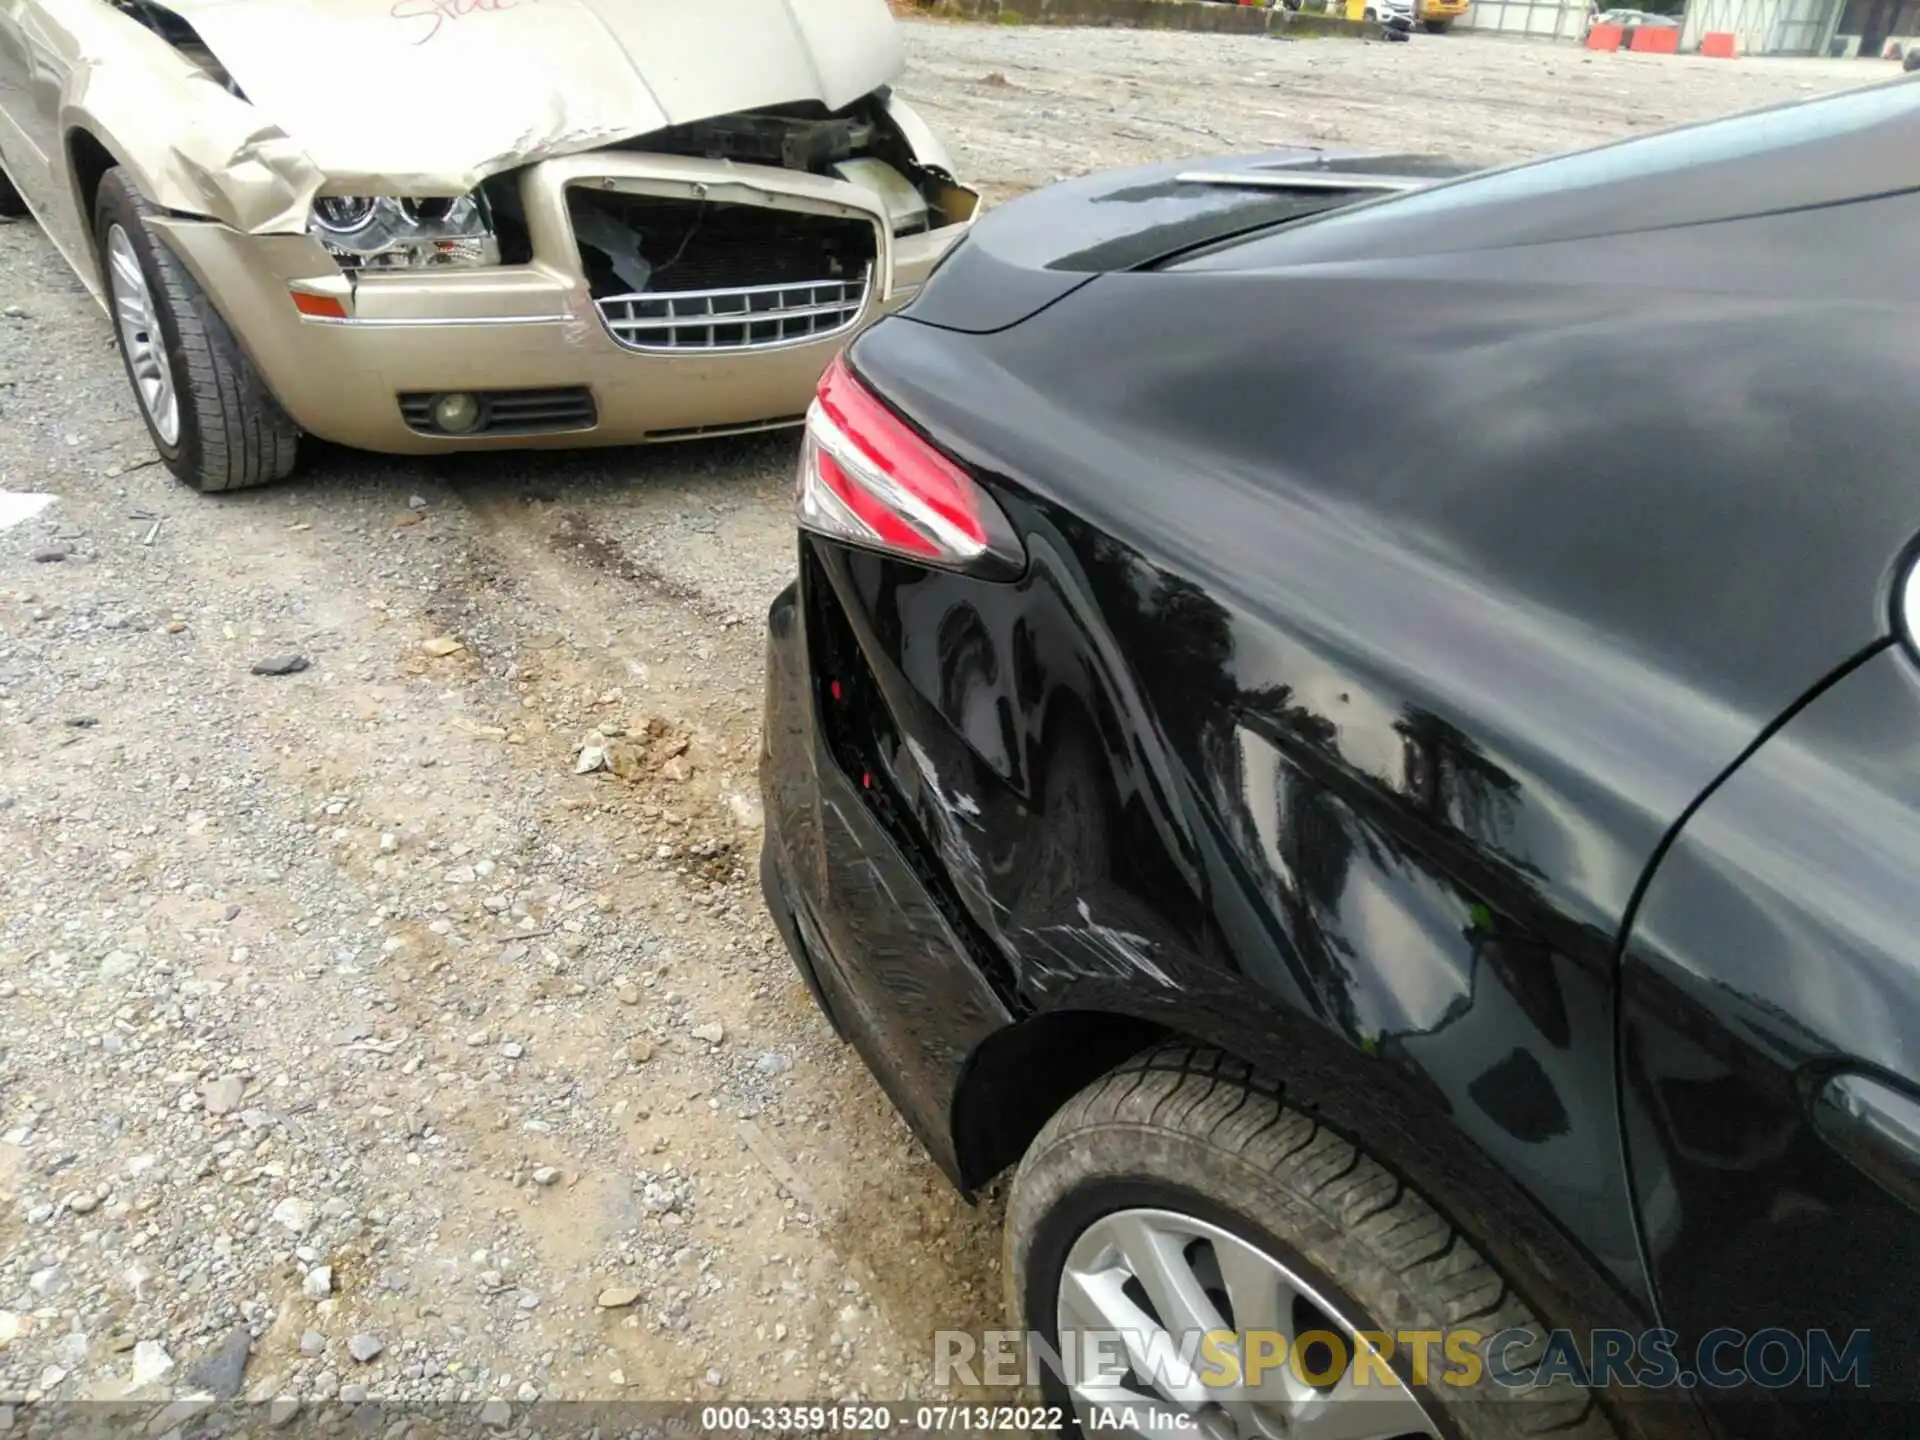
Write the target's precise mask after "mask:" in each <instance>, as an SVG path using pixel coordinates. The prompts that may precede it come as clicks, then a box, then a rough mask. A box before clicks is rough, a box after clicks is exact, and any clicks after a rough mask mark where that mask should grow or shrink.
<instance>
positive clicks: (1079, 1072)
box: [953, 1010, 1179, 1190]
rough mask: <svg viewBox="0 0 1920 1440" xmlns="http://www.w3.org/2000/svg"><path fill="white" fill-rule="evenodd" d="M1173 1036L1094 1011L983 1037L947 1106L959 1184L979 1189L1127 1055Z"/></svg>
mask: <svg viewBox="0 0 1920 1440" xmlns="http://www.w3.org/2000/svg"><path fill="white" fill-rule="evenodd" d="M1176 1038H1179V1037H1177V1036H1175V1035H1173V1033H1172V1032H1171V1031H1169V1030H1168V1029H1167V1028H1166V1027H1165V1026H1162V1025H1155V1024H1153V1023H1152V1022H1150V1021H1146V1020H1137V1019H1135V1018H1133V1017H1132V1016H1129V1015H1113V1014H1108V1013H1105V1012H1102V1011H1097V1010H1068V1011H1060V1012H1055V1013H1053V1014H1048V1015H1037V1016H1035V1017H1034V1018H1033V1019H1031V1020H1024V1021H1022V1022H1020V1023H1019V1024H1017V1025H1011V1026H1009V1027H1007V1028H1006V1029H1004V1030H999V1031H996V1032H995V1033H994V1034H992V1035H990V1036H989V1037H988V1038H987V1039H986V1040H985V1041H983V1042H982V1043H981V1045H980V1048H979V1049H977V1050H975V1051H974V1052H973V1054H972V1056H970V1057H969V1058H968V1061H967V1067H966V1070H965V1071H964V1072H963V1073H962V1075H961V1077H960V1088H959V1091H958V1093H957V1094H956V1095H955V1096H954V1101H953V1143H954V1156H955V1160H956V1162H957V1164H958V1167H959V1170H960V1180H961V1183H962V1184H963V1185H964V1186H965V1187H966V1188H967V1189H968V1190H977V1189H979V1188H980V1187H981V1186H982V1185H985V1184H986V1183H987V1182H988V1181H989V1180H991V1179H993V1177H994V1176H996V1175H998V1174H999V1173H1000V1172H1001V1171H1003V1170H1005V1169H1007V1168H1008V1167H1009V1166H1011V1165H1013V1164H1015V1163H1016V1162H1017V1161H1018V1160H1019V1159H1020V1157H1021V1156H1022V1155H1023V1154H1025V1153H1026V1149H1027V1146H1028V1145H1030V1144H1032V1143H1033V1137H1034V1136H1036V1135H1038V1134H1039V1133H1040V1127H1041V1126H1043V1125H1045V1124H1046V1123H1047V1121H1048V1120H1049V1119H1051V1118H1052V1116H1053V1114H1054V1112H1055V1111H1057V1110H1059V1108H1060V1107H1061V1106H1062V1105H1064V1104H1066V1103H1067V1101H1069V1100H1071V1099H1072V1098H1073V1097H1074V1096H1075V1095H1077V1094H1078V1093H1079V1092H1080V1091H1082V1090H1084V1089H1085V1088H1086V1087H1087V1086H1089V1085H1091V1084H1092V1083H1093V1082H1094V1081H1095V1080H1098V1079H1099V1078H1100V1077H1101V1076H1102V1075H1105V1074H1106V1073H1107V1072H1108V1071H1109V1070H1111V1069H1113V1068H1114V1067H1115V1066H1116V1065H1118V1064H1119V1063H1120V1062H1121V1061H1122V1060H1125V1059H1126V1058H1127V1057H1128V1056H1130V1055H1134V1054H1137V1053H1139V1052H1140V1051H1142V1050H1144V1049H1146V1048H1147V1047H1148V1046H1150V1045H1155V1044H1158V1043H1159V1042H1161V1041H1162V1040H1167V1039H1176Z"/></svg>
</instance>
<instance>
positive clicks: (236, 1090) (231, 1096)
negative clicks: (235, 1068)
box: [200, 1075, 247, 1115]
mask: <svg viewBox="0 0 1920 1440" xmlns="http://www.w3.org/2000/svg"><path fill="white" fill-rule="evenodd" d="M246 1093H247V1082H246V1081H245V1080H244V1079H242V1078H241V1077H240V1076H238V1075H222V1076H221V1077H220V1078H219V1079H218V1080H212V1081H209V1082H208V1083H207V1084H206V1085H205V1086H204V1087H203V1088H202V1090H201V1092H200V1094H201V1098H202V1100H203V1101H204V1103H205V1104H206V1107H207V1113H208V1114H209V1115H226V1114H230V1113H231V1112H232V1111H234V1110H237V1109H239V1108H240V1102H241V1100H242V1099H244V1098H245V1097H246Z"/></svg>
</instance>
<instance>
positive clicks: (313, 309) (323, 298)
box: [287, 290, 347, 320]
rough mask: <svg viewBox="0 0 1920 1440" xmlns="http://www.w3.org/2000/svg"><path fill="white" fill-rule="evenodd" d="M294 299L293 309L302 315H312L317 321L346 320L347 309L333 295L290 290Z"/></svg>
mask: <svg viewBox="0 0 1920 1440" xmlns="http://www.w3.org/2000/svg"><path fill="white" fill-rule="evenodd" d="M287 294H289V295H291V296H292V297H293V308H294V309H296V310H298V311H299V312H300V313H301V314H302V315H310V316H312V317H313V318H314V319H316V320H344V319H346V318H347V307H346V305H345V304H344V303H342V302H341V301H339V300H336V299H335V298H334V297H333V296H331V295H315V294H313V293H312V292H311V291H308V290H289V291H288V292H287Z"/></svg>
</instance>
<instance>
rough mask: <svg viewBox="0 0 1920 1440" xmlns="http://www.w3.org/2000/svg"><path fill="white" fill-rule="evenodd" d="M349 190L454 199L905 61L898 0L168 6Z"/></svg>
mask: <svg viewBox="0 0 1920 1440" xmlns="http://www.w3.org/2000/svg"><path fill="white" fill-rule="evenodd" d="M167 8H169V9H171V10H172V11H173V12H174V13H175V14H177V15H179V16H181V18H183V19H185V20H186V21H187V22H188V23H189V24H191V25H192V26H193V27H194V29H195V30H197V31H198V32H199V34H200V38H201V39H202V40H204V41H205V42H206V44H207V48H208V49H210V50H211V51H212V52H213V53H214V55H215V56H216V57H218V59H219V61H220V63H221V64H222V65H224V66H225V67H226V68H227V71H228V73H229V74H231V75H232V76H233V78H234V80H235V81H236V82H238V84H239V86H240V88H241V89H242V90H244V91H245V92H246V95H247V98H248V99H249V100H250V101H252V103H253V104H254V106H255V107H256V109H257V110H258V111H259V112H260V115H261V117H262V118H263V119H264V120H266V121H268V122H269V123H271V124H273V125H275V126H277V127H278V128H279V129H280V130H282V131H283V132H285V134H286V135H287V136H288V137H289V138H290V139H292V140H293V141H294V143H295V144H297V145H298V146H299V147H300V148H301V149H302V150H303V151H304V152H305V153H306V154H307V155H308V156H309V157H310V158H311V159H312V160H313V162H314V163H315V164H316V165H317V166H318V167H319V169H320V170H321V171H322V172H323V173H324V174H325V175H326V176H327V177H328V180H329V182H331V183H332V184H334V185H335V186H338V185H340V184H342V183H345V184H348V185H352V184H364V186H365V188H367V189H369V190H385V191H388V192H392V191H396V190H398V191H407V190H413V191H424V192H426V193H435V192H440V193H446V192H449V191H457V190H465V189H471V188H472V187H473V186H474V185H477V184H478V183H479V182H480V181H481V180H483V179H485V178H486V177H487V176H488V175H492V174H496V173H498V172H500V171H502V170H508V169H512V168H513V167H514V166H516V165H522V164H525V163H527V162H528V161H531V160H537V159H544V158H547V157H549V156H553V155H565V154H569V153H572V152H576V151H581V150H590V149H593V148H594V147H596V146H599V145H604V144H607V143H610V142H612V141H615V140H622V139H627V138H629V137H632V136H635V135H643V134H646V133H647V132H649V131H652V130H657V129H659V128H660V127H662V126H665V125H675V124H682V123H685V122H687V121H690V120H699V119H704V118H706V117H708V116H713V115H725V114H730V113H732V112H734V111H738V110H747V109H752V108H755V107H760V106H767V105H776V104H782V103H787V102H793V101H805V100H817V101H820V102H821V103H823V104H825V105H827V106H828V107H829V108H833V109H838V108H839V107H840V106H842V105H846V104H848V103H850V102H851V101H853V100H857V99H858V98H859V97H860V96H862V95H864V94H866V93H867V92H868V91H870V90H873V89H875V88H876V87H878V86H880V85H884V84H886V83H887V82H888V81H889V80H891V79H892V78H893V77H894V76H895V75H896V74H898V73H899V71H900V68H901V65H902V63H903V61H904V52H903V50H902V47H901V43H900V37H899V34H898V32H897V31H896V30H895V28H894V24H893V17H892V16H891V14H889V12H888V9H887V6H886V3H885V0H170V3H168V6H167Z"/></svg>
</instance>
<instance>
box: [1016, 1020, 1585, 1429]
mask: <svg viewBox="0 0 1920 1440" xmlns="http://www.w3.org/2000/svg"><path fill="white" fill-rule="evenodd" d="M1133 1207H1148V1208H1157V1209H1165V1210H1174V1211H1178V1212H1179V1213H1181V1214H1185V1215H1189V1216H1192V1217H1194V1218H1196V1219H1199V1220H1202V1221H1205V1222H1207V1223H1208V1224H1211V1225H1214V1226H1218V1227H1220V1228H1222V1229H1225V1230H1227V1231H1230V1232H1231V1233H1233V1234H1235V1235H1238V1236H1240V1237H1241V1238H1243V1239H1245V1240H1247V1241H1248V1242H1250V1243H1251V1244H1253V1245H1254V1246H1256V1247H1257V1248H1259V1249H1261V1250H1263V1251H1265V1252H1266V1253H1267V1254H1268V1255H1271V1256H1274V1257H1277V1258H1280V1259H1281V1260H1282V1261H1283V1263H1285V1264H1286V1265H1287V1266H1288V1267H1289V1268H1290V1269H1292V1270H1293V1271H1294V1272H1295V1274H1297V1275H1299V1276H1300V1277H1301V1278H1303V1279H1305V1280H1307V1281H1308V1282H1309V1283H1310V1284H1311V1286H1312V1288H1313V1289H1314V1290H1316V1291H1317V1292H1318V1293H1319V1294H1321V1295H1322V1296H1324V1297H1326V1298H1327V1299H1328V1300H1329V1302H1330V1303H1332V1304H1333V1305H1334V1306H1336V1308H1338V1309H1340V1310H1341V1311H1342V1312H1343V1313H1344V1314H1346V1315H1347V1316H1348V1317H1349V1318H1351V1319H1352V1320H1353V1321H1354V1323H1355V1325H1356V1327H1357V1328H1361V1329H1374V1330H1383V1331H1386V1332H1388V1333H1390V1334H1392V1333H1397V1332H1402V1331H1412V1330H1440V1331H1448V1330H1450V1329H1451V1328H1453V1327H1459V1326H1471V1327H1472V1328H1473V1329H1475V1330H1478V1331H1480V1332H1481V1333H1482V1334H1484V1335H1487V1336H1492V1335H1494V1334H1496V1333H1498V1332H1500V1331H1502V1330H1506V1329H1509V1328H1526V1329H1529V1330H1531V1331H1532V1332H1533V1333H1534V1334H1535V1335H1536V1336H1539V1337H1542V1340H1543V1339H1544V1337H1545V1335H1546V1334H1547V1333H1548V1329H1549V1327H1548V1326H1546V1325H1543V1324H1542V1323H1541V1320H1540V1318H1539V1317H1538V1316H1537V1315H1536V1314H1535V1313H1534V1311H1533V1310H1531V1309H1530V1308H1529V1307H1528V1306H1527V1305H1526V1304H1525V1303H1524V1302H1523V1301H1522V1300H1521V1299H1520V1298H1519V1297H1518V1295H1517V1294H1516V1293H1515V1292H1514V1290H1513V1289H1512V1288H1511V1286H1510V1285H1509V1284H1508V1282H1507V1279H1506V1278H1505V1277H1503V1276H1501V1275H1500V1274H1498V1273H1496V1272H1495V1270H1494V1268H1493V1266H1492V1265H1491V1264H1489V1263H1488V1261H1487V1260H1486V1259H1485V1258H1484V1257H1483V1255H1482V1254H1481V1253H1480V1250H1479V1248H1478V1247H1477V1246H1476V1245H1475V1243H1474V1242H1473V1240H1472V1238H1471V1237H1470V1236H1468V1235H1466V1234H1464V1233H1462V1232H1461V1231H1459V1230H1458V1229H1457V1228H1455V1227H1454V1226H1453V1225H1452V1224H1450V1223H1449V1222H1448V1220H1447V1219H1446V1218H1445V1217H1443V1216H1442V1215H1441V1214H1440V1213H1439V1212H1438V1211H1436V1210H1435V1209H1434V1207H1433V1206H1432V1205H1431V1204H1429V1203H1428V1202H1427V1201H1426V1200H1425V1199H1424V1198H1422V1197H1421V1196H1420V1195H1418V1194H1416V1193H1415V1192H1414V1191H1413V1190H1412V1189H1410V1188H1408V1187H1407V1186H1406V1184H1405V1183H1404V1182H1403V1181H1401V1180H1400V1178H1399V1177H1398V1176H1396V1175H1395V1174H1394V1173H1393V1172H1392V1171H1390V1170H1388V1169H1387V1168H1386V1167H1385V1166H1383V1165H1381V1164H1380V1163H1379V1162H1378V1161H1376V1160H1374V1159H1373V1157H1371V1156H1370V1155H1367V1154H1366V1153H1365V1152H1363V1151H1361V1150H1359V1149H1358V1148H1357V1147H1355V1146H1354V1145H1353V1144H1351V1143H1350V1142H1348V1141H1347V1140H1346V1139H1344V1138H1343V1137H1342V1136H1340V1135H1338V1134H1336V1133H1334V1132H1333V1131H1332V1130H1329V1129H1327V1128H1326V1127H1324V1126H1322V1125H1320V1124H1318V1123H1317V1122H1316V1121H1315V1120H1313V1119H1312V1118H1311V1117H1310V1116H1308V1115H1306V1114H1304V1113H1302V1112H1300V1111H1297V1110H1294V1109H1292V1108H1290V1107H1289V1106H1287V1105H1285V1104H1284V1103H1282V1101H1281V1100H1280V1098H1279V1096H1278V1093H1277V1091H1276V1089H1275V1088H1274V1087H1273V1086H1271V1085H1263V1084H1262V1083H1261V1082H1260V1081H1259V1080H1258V1079H1257V1078H1256V1077H1255V1075H1254V1074H1253V1073H1252V1072H1251V1070H1250V1069H1249V1068H1248V1067H1247V1066H1245V1065H1243V1064H1241V1063H1240V1062H1238V1061H1235V1060H1232V1059H1230V1058H1228V1057H1226V1056H1224V1055H1221V1054H1220V1053H1219V1052H1217V1051H1208V1050H1196V1049H1194V1048H1192V1047H1187V1046H1179V1047H1166V1048H1162V1049H1159V1050H1155V1051H1151V1052H1149V1053H1147V1054H1145V1055H1142V1056H1139V1057H1137V1058H1135V1059H1134V1060H1131V1061H1129V1062H1128V1063H1127V1064H1125V1065H1123V1066H1121V1067H1120V1068H1119V1069H1118V1070H1116V1071H1114V1072H1113V1073H1112V1074H1110V1075H1107V1076H1105V1077H1104V1078H1102V1079H1100V1080H1098V1081H1096V1082H1095V1083H1094V1084H1092V1085H1090V1086H1089V1087H1088V1088H1087V1089H1085V1090H1083V1091H1082V1092H1081V1093H1080V1094H1079V1095H1077V1096H1075V1097H1074V1098H1073V1099H1072V1100H1070V1101H1069V1102H1068V1103H1067V1104H1066V1105H1065V1106H1064V1107H1063V1108H1062V1109H1061V1110H1060V1112H1059V1113H1058V1114H1056V1115H1055V1116H1054V1117H1053V1119H1051V1120H1050V1121H1048V1123H1047V1125H1046V1126H1045V1128H1044V1129H1042V1130H1041V1132H1040V1134H1039V1136H1038V1137H1037V1138H1036V1139H1035V1140H1034V1142H1033V1145H1032V1146H1031V1147H1030V1148H1029V1150H1028V1152H1027V1154H1026V1157H1025V1158H1024V1159H1023V1160H1022V1161H1021V1163H1020V1167H1019V1170H1018V1172H1017V1173H1016V1174H1015V1177H1014V1180H1013V1185H1012V1189H1011V1193H1010V1196H1009V1200H1008V1205H1007V1224H1006V1252H1007V1253H1006V1272H1005V1273H1006V1283H1007V1291H1008V1299H1009V1303H1010V1306H1011V1308H1012V1309H1013V1311H1014V1314H1015V1316H1016V1319H1015V1322H1014V1323H1015V1324H1017V1325H1023V1326H1026V1327H1028V1328H1030V1329H1032V1330H1034V1331H1036V1332H1038V1333H1039V1334H1040V1335H1041V1336H1042V1337H1044V1338H1045V1340H1046V1342H1047V1343H1048V1345H1050V1346H1052V1347H1053V1348H1054V1349H1055V1350H1056V1351H1057V1350H1058V1348H1059V1335H1058V1326H1057V1318H1056V1309H1055V1307H1056V1305H1057V1303H1058V1294H1059V1284H1060V1275H1061V1270H1062V1267H1063V1266H1064V1265H1065V1263H1066V1258H1067V1255H1068V1252H1069V1251H1070V1250H1071V1248H1072V1246H1073V1243H1074V1241H1075V1240H1076V1239H1077V1238H1078V1237H1079V1236H1080V1235H1081V1234H1082V1233H1083V1232H1084V1231H1085V1230H1086V1229H1087V1227H1088V1226H1089V1225H1090V1224H1092V1223H1093V1222H1094V1221H1095V1220H1097V1219H1098V1218H1100V1217H1101V1216H1102V1215H1105V1214H1109V1213H1111V1212H1113V1211H1115V1210H1120V1209H1128V1208H1133ZM1542 1340H1536V1341H1534V1342H1531V1343H1530V1344H1528V1345H1527V1346H1524V1347H1516V1348H1515V1349H1514V1351H1513V1352H1512V1353H1511V1354H1509V1355H1508V1356H1507V1357H1506V1358H1507V1360H1508V1363H1509V1364H1510V1365H1511V1366H1512V1368H1513V1369H1514V1370H1516V1371H1523V1370H1525V1369H1526V1368H1528V1367H1530V1366H1532V1365H1534V1364H1537V1363H1538V1361H1539V1358H1540V1355H1541V1352H1542ZM1436 1353H1437V1352H1436ZM1392 1363H1393V1365H1394V1368H1395V1370H1396V1371H1398V1372H1399V1373H1400V1376H1401V1379H1402V1381H1403V1382H1405V1383H1407V1385H1408V1387H1409V1389H1411V1390H1412V1391H1413V1392H1414V1394H1415V1395H1416V1397H1417V1398H1418V1399H1419V1400H1420V1401H1421V1403H1422V1405H1423V1406H1425V1408H1426V1409H1427V1411H1428V1414H1429V1415H1430V1416H1432V1417H1434V1418H1435V1419H1436V1421H1437V1422H1438V1424H1439V1427H1440V1428H1441V1429H1442V1430H1443V1431H1445V1432H1448V1433H1452V1434H1455V1435H1458V1436H1460V1437H1462V1440H1528V1437H1537V1436H1540V1435H1542V1434H1545V1433H1547V1432H1551V1434H1552V1436H1553V1437H1554V1440H1611V1437H1613V1436H1614V1435H1615V1433H1616V1432H1615V1431H1614V1429H1613V1428H1612V1427H1611V1425H1610V1424H1609V1422H1608V1420H1607V1418H1606V1415H1605V1413H1604V1412H1603V1411H1602V1410H1601V1409H1600V1408H1599V1406H1598V1405H1597V1404H1596V1403H1595V1402H1594V1400H1593V1398H1592V1396H1591V1395H1590V1394H1589V1393H1588V1392H1587V1391H1586V1390H1585V1389H1580V1388H1576V1387H1574V1386H1572V1385H1571V1384H1556V1385H1554V1386H1553V1387H1551V1388H1550V1389H1549V1388H1546V1387H1543V1388H1541V1389H1537V1390H1536V1389H1518V1388H1516V1389H1506V1388H1503V1387H1501V1386H1499V1385H1496V1384H1495V1383H1493V1382H1492V1381H1491V1380H1490V1379H1488V1378H1486V1377H1485V1376H1483V1377H1482V1379H1481V1380H1480V1382H1479V1384H1477V1385H1475V1386H1472V1387H1453V1386H1448V1385H1442V1384H1438V1383H1430V1384H1428V1385H1425V1386H1416V1385H1414V1384H1413V1382H1412V1379H1411V1375H1410V1372H1409V1371H1408V1370H1406V1369H1405V1368H1403V1364H1402V1361H1401V1359H1400V1357H1399V1356H1397V1355H1396V1356H1395V1357H1393V1361H1392ZM1435 1368H1436V1369H1438V1368H1440V1367H1439V1365H1438V1364H1436V1366H1435ZM1430 1378H1437V1377H1430ZM1043 1383H1044V1386H1045V1389H1046V1390H1047V1398H1048V1400H1049V1401H1050V1402H1051V1403H1053V1404H1058V1405H1063V1406H1066V1405H1068V1393H1067V1391H1066V1389H1065V1387H1064V1386H1063V1385H1062V1384H1060V1383H1059V1381H1058V1380H1057V1379H1056V1378H1054V1377H1052V1376H1051V1375H1050V1374H1049V1375H1044V1376H1043ZM1068 1413H1069V1414H1070V1413H1071V1409H1070V1407H1069V1412H1068ZM1069 1433H1071V1431H1070V1432H1069Z"/></svg>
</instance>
